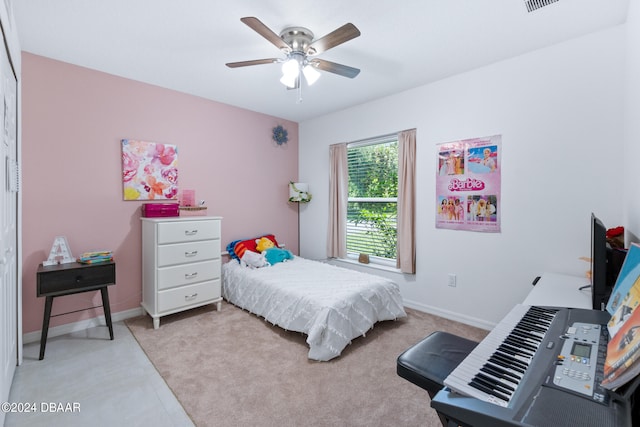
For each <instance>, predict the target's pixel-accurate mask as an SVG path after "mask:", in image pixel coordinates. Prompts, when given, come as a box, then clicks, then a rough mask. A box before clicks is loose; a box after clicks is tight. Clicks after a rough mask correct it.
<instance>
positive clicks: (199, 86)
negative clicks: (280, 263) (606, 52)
mask: <svg viewBox="0 0 640 427" xmlns="http://www.w3.org/2000/svg"><path fill="white" fill-rule="evenodd" d="M5 2H9V3H12V4H13V9H14V15H15V18H16V25H17V28H18V35H19V39H20V44H21V48H22V50H24V51H27V52H31V53H34V54H37V55H42V56H46V57H49V58H54V59H57V60H60V61H65V62H69V63H72V64H77V65H81V66H84V67H88V68H92V69H96V70H101V71H104V72H107V73H111V74H115V75H118V76H122V77H126V78H130V79H133V80H138V81H142V82H147V83H151V84H154V85H158V86H162V87H166V88H170V89H175V90H177V91H181V92H186V93H189V94H193V95H197V96H200V97H203V98H208V99H212V100H215V101H219V102H223V103H226V104H231V105H235V106H238V107H242V108H246V109H249V110H253V111H258V112H262V113H265V114H269V115H273V116H276V117H280V118H284V119H289V120H293V121H297V122H301V121H304V120H307V119H310V118H314V117H318V116H321V115H324V114H327V113H330V112H333V111H338V110H341V109H344V108H348V107H350V106H354V105H357V104H361V103H363V102H367V101H370V100H373V99H376V98H380V97H383V96H386V95H389V94H392V93H397V92H400V91H403V90H407V89H410V88H413V87H417V86H421V85H424V84H427V83H430V82H433V81H436V80H439V79H442V78H445V77H447V76H451V75H454V74H458V73H462V72H465V71H468V70H472V69H474V68H478V67H481V66H484V65H488V64H491V63H494V62H496V61H500V60H503V59H507V58H511V57H514V56H517V55H520V54H523V53H525V52H529V51H532V50H535V49H539V48H542V47H546V46H549V45H552V44H555V43H559V42H562V41H564V40H568V39H571V38H573V37H577V36H580V35H583V34H587V33H590V32H593V31H597V30H600V29H604V28H607V27H611V26H614V25H618V24H622V23H624V21H625V19H626V15H627V9H628V4H629V0H558V1H557V2H556V3H552V4H550V5H549V6H545V7H543V8H541V9H539V10H537V11H534V12H531V13H528V12H527V9H526V6H525V0H322V1H318V0H315V1H309V0H295V1H294V0H229V1H224V0H182V1H176V0H108V1H105V0H55V1H52V0H12V1H10V0H5ZM244 16H255V17H257V18H258V19H260V20H261V21H262V22H263V23H264V24H265V25H267V26H268V27H269V28H271V30H273V32H275V33H277V34H279V33H280V31H281V30H282V29H284V28H286V27H290V26H302V27H306V28H309V29H310V30H311V31H313V33H314V34H315V36H316V38H318V37H322V36H324V35H326V34H328V33H330V32H331V31H333V30H334V29H336V28H338V27H340V26H341V25H343V24H345V23H347V22H351V23H353V24H354V25H356V26H357V27H358V29H359V30H360V31H361V33H362V35H361V36H360V37H358V38H356V39H353V40H351V41H349V42H346V43H344V44H342V45H340V46H337V47H335V48H333V49H331V50H329V51H327V52H325V53H323V54H322V55H320V56H319V57H320V58H323V59H326V60H329V61H333V62H338V63H342V64H345V65H349V66H352V67H356V68H360V69H361V70H362V71H361V73H360V75H358V76H357V77H356V78H355V79H353V80H352V79H348V78H345V77H341V76H337V75H334V74H330V73H326V72H323V73H322V74H323V75H322V77H321V78H320V80H318V82H317V83H316V84H314V85H313V86H311V87H307V86H306V85H303V88H302V97H303V101H302V103H297V102H296V93H295V92H296V91H294V90H286V89H285V87H284V86H283V85H282V84H281V83H280V82H279V81H278V80H279V78H280V75H281V72H280V66H279V65H278V64H268V65H258V66H252V67H244V68H236V69H230V68H228V67H226V66H225V63H227V62H236V61H244V60H251V59H262V58H271V57H279V56H281V54H280V52H279V51H278V49H277V48H276V47H275V46H273V45H272V44H270V43H269V42H268V41H267V40H265V39H264V38H262V37H261V36H260V35H258V34H257V33H256V32H254V31H253V30H251V29H250V28H249V27H247V26H246V25H244V24H243V23H242V22H240V18H241V17H244Z"/></svg>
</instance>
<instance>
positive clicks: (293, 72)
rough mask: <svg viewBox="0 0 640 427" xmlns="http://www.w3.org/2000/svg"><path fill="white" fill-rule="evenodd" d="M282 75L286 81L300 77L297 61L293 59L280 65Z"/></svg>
mask: <svg viewBox="0 0 640 427" xmlns="http://www.w3.org/2000/svg"><path fill="white" fill-rule="evenodd" d="M282 75H283V77H287V78H288V79H289V78H293V79H295V78H297V77H298V75H300V65H299V64H298V61H296V60H295V59H294V58H291V59H289V60H287V61H285V63H284V64H282Z"/></svg>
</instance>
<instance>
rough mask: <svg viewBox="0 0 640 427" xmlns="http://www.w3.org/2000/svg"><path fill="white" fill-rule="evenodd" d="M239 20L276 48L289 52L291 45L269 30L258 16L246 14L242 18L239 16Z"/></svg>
mask: <svg viewBox="0 0 640 427" xmlns="http://www.w3.org/2000/svg"><path fill="white" fill-rule="evenodd" d="M240 20H241V21H242V22H244V23H245V24H247V26H249V27H250V28H251V29H252V30H253V31H255V32H256V33H258V34H260V35H261V36H262V37H264V38H265V39H267V40H268V41H269V42H271V44H273V45H274V46H275V47H277V48H278V49H280V50H283V51H285V52H286V53H289V52H291V46H289V45H288V44H287V43H285V42H284V40H282V39H281V38H280V36H279V35H277V34H276V33H274V32H273V31H271V29H270V28H269V27H267V26H266V25H264V24H263V23H262V21H260V20H259V19H258V18H254V17H253V16H247V17H244V18H240Z"/></svg>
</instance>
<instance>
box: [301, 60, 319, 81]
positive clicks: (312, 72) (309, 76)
mask: <svg viewBox="0 0 640 427" xmlns="http://www.w3.org/2000/svg"><path fill="white" fill-rule="evenodd" d="M302 74H304V78H305V79H306V80H307V84H308V85H309V86H311V85H312V84H314V83H315V82H316V81H317V80H318V79H319V78H320V72H319V71H318V70H316V69H315V67H314V66H313V65H311V64H309V65H307V66H305V67H304V68H303V69H302Z"/></svg>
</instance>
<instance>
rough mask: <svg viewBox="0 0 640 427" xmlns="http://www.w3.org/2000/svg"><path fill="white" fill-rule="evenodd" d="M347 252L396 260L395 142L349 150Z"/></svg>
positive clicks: (396, 181) (396, 153)
mask: <svg viewBox="0 0 640 427" xmlns="http://www.w3.org/2000/svg"><path fill="white" fill-rule="evenodd" d="M348 165H349V203H348V213H347V251H348V252H353V253H366V254H369V255H373V256H378V257H383V258H391V259H395V258H396V242H397V230H396V219H397V196H398V144H397V141H393V142H386V143H382V144H374V145H366V146H362V147H355V148H349V150H348Z"/></svg>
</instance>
